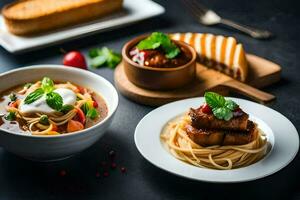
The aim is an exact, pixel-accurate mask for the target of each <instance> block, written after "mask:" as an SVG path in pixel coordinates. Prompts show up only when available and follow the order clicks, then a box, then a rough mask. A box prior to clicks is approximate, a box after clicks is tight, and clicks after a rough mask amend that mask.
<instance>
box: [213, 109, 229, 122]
mask: <svg viewBox="0 0 300 200" xmlns="http://www.w3.org/2000/svg"><path fill="white" fill-rule="evenodd" d="M212 111H213V114H214V116H215V117H216V118H218V119H223V120H226V121H229V120H230V119H231V118H232V117H233V113H232V111H231V110H230V109H228V108H226V107H220V108H213V109H212Z"/></svg>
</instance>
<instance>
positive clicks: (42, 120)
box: [39, 115, 49, 125]
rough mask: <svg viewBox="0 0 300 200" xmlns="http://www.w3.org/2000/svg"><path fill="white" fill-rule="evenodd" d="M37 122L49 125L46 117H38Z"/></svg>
mask: <svg viewBox="0 0 300 200" xmlns="http://www.w3.org/2000/svg"><path fill="white" fill-rule="evenodd" d="M39 122H40V123H41V124H43V125H49V118H48V116H47V115H42V116H40V120H39Z"/></svg>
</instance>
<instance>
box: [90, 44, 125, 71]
mask: <svg viewBox="0 0 300 200" xmlns="http://www.w3.org/2000/svg"><path fill="white" fill-rule="evenodd" d="M89 57H90V58H91V66H92V67H94V68H99V67H104V66H106V67H109V68H111V69H114V68H115V67H116V66H117V65H118V64H119V63H120V62H121V60H122V58H121V55H120V54H118V53H116V52H114V51H113V50H111V49H109V48H107V47H102V48H101V49H100V48H94V49H91V50H90V51H89Z"/></svg>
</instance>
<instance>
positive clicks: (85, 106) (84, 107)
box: [81, 103, 90, 115]
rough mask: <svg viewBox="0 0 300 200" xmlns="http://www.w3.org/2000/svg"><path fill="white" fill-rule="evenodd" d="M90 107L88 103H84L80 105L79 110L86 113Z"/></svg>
mask: <svg viewBox="0 0 300 200" xmlns="http://www.w3.org/2000/svg"><path fill="white" fill-rule="evenodd" d="M89 109H90V106H89V104H88V103H84V104H83V105H82V106H81V110H82V111H83V113H84V114H85V115H86V114H87V113H88V111H89Z"/></svg>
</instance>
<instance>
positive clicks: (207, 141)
mask: <svg viewBox="0 0 300 200" xmlns="http://www.w3.org/2000/svg"><path fill="white" fill-rule="evenodd" d="M185 128H186V132H187V134H188V136H189V138H190V139H191V140H193V141H194V142H195V143H197V144H199V145H201V146H204V147H206V146H212V145H243V144H248V143H250V142H251V141H253V140H255V139H256V138H257V136H258V131H257V128H256V125H255V124H254V123H253V122H251V121H249V122H248V126H247V129H246V131H229V130H216V129H215V130H207V129H197V128H194V127H193V126H191V125H186V127H185Z"/></svg>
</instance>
